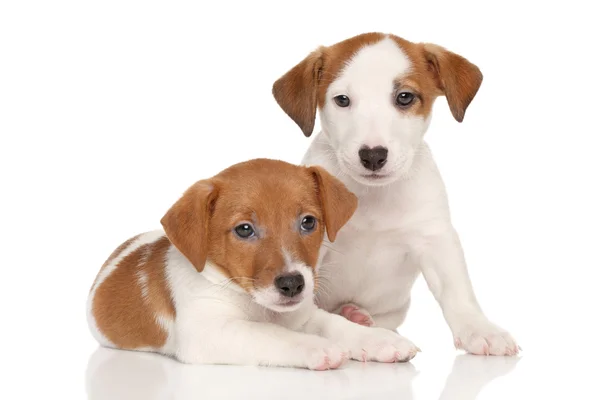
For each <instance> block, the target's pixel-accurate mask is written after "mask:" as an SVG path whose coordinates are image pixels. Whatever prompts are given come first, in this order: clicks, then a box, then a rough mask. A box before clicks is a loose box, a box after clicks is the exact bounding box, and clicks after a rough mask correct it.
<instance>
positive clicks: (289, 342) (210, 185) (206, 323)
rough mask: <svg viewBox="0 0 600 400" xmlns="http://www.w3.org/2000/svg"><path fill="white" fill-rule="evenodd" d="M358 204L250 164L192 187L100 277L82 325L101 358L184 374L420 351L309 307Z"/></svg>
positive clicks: (341, 190) (344, 193)
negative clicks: (140, 356) (166, 358)
mask: <svg viewBox="0 0 600 400" xmlns="http://www.w3.org/2000/svg"><path fill="white" fill-rule="evenodd" d="M356 205H357V199H356V196H354V195H353V194H352V193H351V192H349V191H348V190H347V189H346V187H345V186H344V185H343V184H342V183H341V182H340V181H338V180H337V179H335V178H334V177H333V176H331V175H330V174H329V173H328V172H326V171H325V170H323V169H321V168H320V167H305V166H297V165H292V164H289V163H286V162H283V161H276V160H268V159H256V160H250V161H247V162H243V163H240V164H236V165H234V166H231V167H229V168H227V169H225V170H224V171H222V172H220V173H219V174H217V175H216V176H214V177H213V178H211V179H207V180H201V181H199V182H197V183H195V184H194V185H193V186H191V187H190V188H189V189H188V190H187V191H186V192H185V193H184V194H183V195H182V196H181V198H180V199H179V200H178V201H177V202H176V203H175V204H174V205H173V206H172V207H171V208H170V209H169V210H168V211H167V213H166V214H165V215H164V216H163V218H162V219H161V224H162V226H163V228H164V231H162V230H161V231H155V232H147V233H144V234H141V235H138V236H135V237H133V238H131V239H129V240H128V241H126V242H125V243H123V244H122V245H121V246H119V247H118V248H117V249H116V250H115V251H114V252H113V253H112V255H111V256H110V257H109V258H108V260H107V261H106V262H105V264H104V266H103V267H102V269H101V270H100V272H99V273H98V276H97V277H96V281H95V282H94V284H93V286H92V288H91V291H90V294H89V299H88V307H87V311H88V323H89V326H90V329H91V331H92V333H93V336H94V337H95V338H96V340H98V342H99V343H100V344H101V345H103V346H106V347H113V348H118V349H127V350H139V351H152V352H157V353H162V354H165V355H170V356H174V357H175V358H176V359H178V360H180V361H181V362H184V363H206V364H240V365H271V366H288V367H303V368H310V369H314V370H324V369H330V368H337V367H338V366H340V365H341V364H342V363H343V362H344V361H345V360H347V359H349V358H352V359H356V360H362V361H380V362H395V361H407V360H409V359H412V358H413V357H414V356H415V354H416V352H417V351H418V349H417V348H416V347H415V346H414V345H413V344H412V343H410V342H409V341H408V340H406V339H404V338H402V337H401V336H400V335H398V334H397V333H395V332H391V331H389V330H386V329H383V328H367V327H364V326H360V325H357V324H354V323H352V322H350V321H348V320H347V319H345V318H343V317H341V316H339V315H334V314H330V313H328V312H326V311H323V310H321V309H319V308H317V307H316V305H315V303H314V301H313V300H314V299H313V293H314V292H313V290H314V289H315V287H317V286H318V285H319V284H323V283H322V282H321V281H320V279H319V271H318V268H317V266H318V265H319V262H318V261H319V255H320V248H321V244H322V242H323V237H324V234H325V231H326V232H327V236H328V237H329V240H330V241H331V242H333V241H334V240H335V238H336V235H337V233H338V231H339V230H340V228H341V227H342V226H343V225H344V224H345V223H346V222H347V221H348V219H349V218H350V217H351V216H352V213H353V212H354V211H355V209H356Z"/></svg>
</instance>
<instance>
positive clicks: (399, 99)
mask: <svg viewBox="0 0 600 400" xmlns="http://www.w3.org/2000/svg"><path fill="white" fill-rule="evenodd" d="M413 101H415V95H414V94H412V93H411V92H400V93H398V96H396V104H398V105H399V106H400V107H407V106H409V105H411V104H412V102H413Z"/></svg>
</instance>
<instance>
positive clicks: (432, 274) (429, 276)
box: [416, 227, 519, 355]
mask: <svg viewBox="0 0 600 400" xmlns="http://www.w3.org/2000/svg"><path fill="white" fill-rule="evenodd" d="M416 251H417V252H418V254H420V257H419V261H420V264H421V269H422V272H423V276H424V277H425V280H426V281H427V285H428V286H429V289H430V290H431V292H432V293H433V295H434V296H435V298H436V300H437V301H438V303H439V304H440V306H441V308H442V311H443V313H444V317H445V319H446V321H447V323H448V325H449V326H450V329H451V330H452V333H453V335H454V341H455V345H456V347H457V348H462V349H464V350H466V351H468V352H469V353H473V354H493V355H515V354H517V353H518V351H519V348H518V346H517V344H516V342H515V340H514V339H513V338H512V337H511V335H510V334H509V333H508V332H506V331H505V330H503V329H501V328H500V327H498V326H496V325H494V324H493V323H491V322H490V321H489V320H488V319H487V317H486V316H485V315H484V313H483V311H482V310H481V308H480V306H479V304H478V302H477V299H476V298H475V293H474V291H473V287H472V284H471V280H470V278H469V274H468V272H467V266H466V262H465V258H464V254H463V250H462V246H461V244H460V240H459V238H458V235H457V234H456V231H455V230H454V229H453V228H451V227H449V228H448V229H447V230H445V231H444V233H442V234H436V235H435V236H431V237H427V238H425V239H424V240H423V242H422V243H421V244H420V246H419V249H417V250H416Z"/></svg>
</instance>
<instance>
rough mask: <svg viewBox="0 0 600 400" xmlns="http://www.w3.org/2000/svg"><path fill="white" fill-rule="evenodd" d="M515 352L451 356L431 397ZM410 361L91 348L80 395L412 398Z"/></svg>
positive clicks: (482, 375)
mask: <svg viewBox="0 0 600 400" xmlns="http://www.w3.org/2000/svg"><path fill="white" fill-rule="evenodd" d="M518 360H519V358H510V357H506V358H505V357H477V356H469V355H460V356H457V357H456V359H455V361H454V364H453V367H452V370H451V371H450V374H449V375H448V378H447V379H446V384H445V386H444V389H443V391H442V393H441V395H440V396H439V399H443V400H450V399H457V398H460V399H464V400H472V399H475V398H476V397H477V394H478V393H479V392H480V391H481V389H482V388H483V387H484V386H485V385H486V384H488V383H489V382H491V381H492V380H493V379H495V378H497V377H499V376H502V375H505V374H507V373H509V372H510V371H511V370H513V369H514V368H515V366H516V365H517V362H518ZM417 375H418V372H417V371H416V369H415V367H414V366H413V365H412V364H411V363H406V364H378V363H367V364H363V363H358V362H352V363H349V364H348V365H347V366H345V367H344V368H343V369H340V370H335V371H324V372H313V371H307V370H302V369H292V368H266V367H238V366H212V365H198V366H195V365H194V366H192V365H185V364H182V363H179V362H177V361H175V360H172V359H169V358H166V357H163V356H160V355H156V354H149V353H140V352H128V351H119V350H112V349H106V348H98V349H97V350H96V351H95V352H94V353H93V354H92V356H91V357H90V360H89V362H88V368H87V371H86V388H87V393H88V398H89V399H93V400H116V399H127V400H136V399H144V400H154V399H174V400H182V399H219V398H224V399H255V398H256V399H259V398H260V399H286V400H288V399H290V400H291V399H307V398H308V399H321V398H323V399H324V398H326V399H342V398H352V399H382V398H388V397H392V398H395V399H404V400H410V399H414V396H413V390H412V381H413V379H414V378H415V377H416V376H417Z"/></svg>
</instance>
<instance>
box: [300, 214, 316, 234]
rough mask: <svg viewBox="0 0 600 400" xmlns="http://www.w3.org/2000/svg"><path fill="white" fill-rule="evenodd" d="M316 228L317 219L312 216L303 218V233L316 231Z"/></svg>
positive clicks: (301, 227) (301, 226) (301, 224)
mask: <svg viewBox="0 0 600 400" xmlns="http://www.w3.org/2000/svg"><path fill="white" fill-rule="evenodd" d="M316 226H317V219H316V218H315V217H313V216H312V215H307V216H306V217H304V218H302V222H301V223H300V230H302V232H312V231H314V230H315V227H316Z"/></svg>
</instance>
